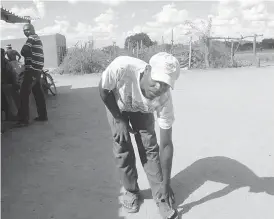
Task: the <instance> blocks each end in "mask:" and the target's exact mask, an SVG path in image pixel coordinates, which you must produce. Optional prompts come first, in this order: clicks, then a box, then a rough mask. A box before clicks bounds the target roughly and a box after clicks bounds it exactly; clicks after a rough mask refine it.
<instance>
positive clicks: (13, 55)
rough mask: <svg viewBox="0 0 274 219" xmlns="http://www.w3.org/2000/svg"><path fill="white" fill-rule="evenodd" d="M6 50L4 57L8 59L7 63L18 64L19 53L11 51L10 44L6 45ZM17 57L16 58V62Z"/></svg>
mask: <svg viewBox="0 0 274 219" xmlns="http://www.w3.org/2000/svg"><path fill="white" fill-rule="evenodd" d="M6 48H7V51H6V53H5V54H6V55H7V57H8V59H9V61H18V62H20V59H21V55H20V54H19V52H17V51H16V50H15V49H12V46H11V44H8V45H7V46H6ZM17 56H18V60H17Z"/></svg>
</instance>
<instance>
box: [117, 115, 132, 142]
mask: <svg viewBox="0 0 274 219" xmlns="http://www.w3.org/2000/svg"><path fill="white" fill-rule="evenodd" d="M115 127H116V128H115V130H116V133H114V136H113V137H114V140H115V141H116V142H117V143H118V144H120V145H122V143H123V142H127V141H129V139H130V135H129V133H132V134H135V132H134V131H133V130H132V128H131V127H130V125H129V123H128V122H126V121H125V120H124V119H115Z"/></svg>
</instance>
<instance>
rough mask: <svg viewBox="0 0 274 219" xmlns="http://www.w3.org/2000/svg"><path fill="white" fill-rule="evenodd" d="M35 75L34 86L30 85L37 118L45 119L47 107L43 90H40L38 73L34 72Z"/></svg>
mask: <svg viewBox="0 0 274 219" xmlns="http://www.w3.org/2000/svg"><path fill="white" fill-rule="evenodd" d="M35 74H36V76H35V77H37V78H36V81H35V84H34V86H33V87H32V93H33V96H34V99H35V102H36V108H37V113H38V118H37V119H38V120H47V119H48V116H47V107H46V99H45V95H44V92H43V90H42V86H41V82H40V78H41V74H40V73H35Z"/></svg>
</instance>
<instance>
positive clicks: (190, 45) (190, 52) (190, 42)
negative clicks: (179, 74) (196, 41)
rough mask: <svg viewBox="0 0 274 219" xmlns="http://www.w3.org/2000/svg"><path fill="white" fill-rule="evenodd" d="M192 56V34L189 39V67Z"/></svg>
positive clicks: (189, 66)
mask: <svg viewBox="0 0 274 219" xmlns="http://www.w3.org/2000/svg"><path fill="white" fill-rule="evenodd" d="M191 56H192V36H191V37H190V41H189V57H188V69H190V68H191Z"/></svg>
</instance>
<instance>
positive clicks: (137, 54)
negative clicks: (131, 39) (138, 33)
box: [136, 41, 139, 58]
mask: <svg viewBox="0 0 274 219" xmlns="http://www.w3.org/2000/svg"><path fill="white" fill-rule="evenodd" d="M138 56H139V41H137V48H136V57H137V58H138Z"/></svg>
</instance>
